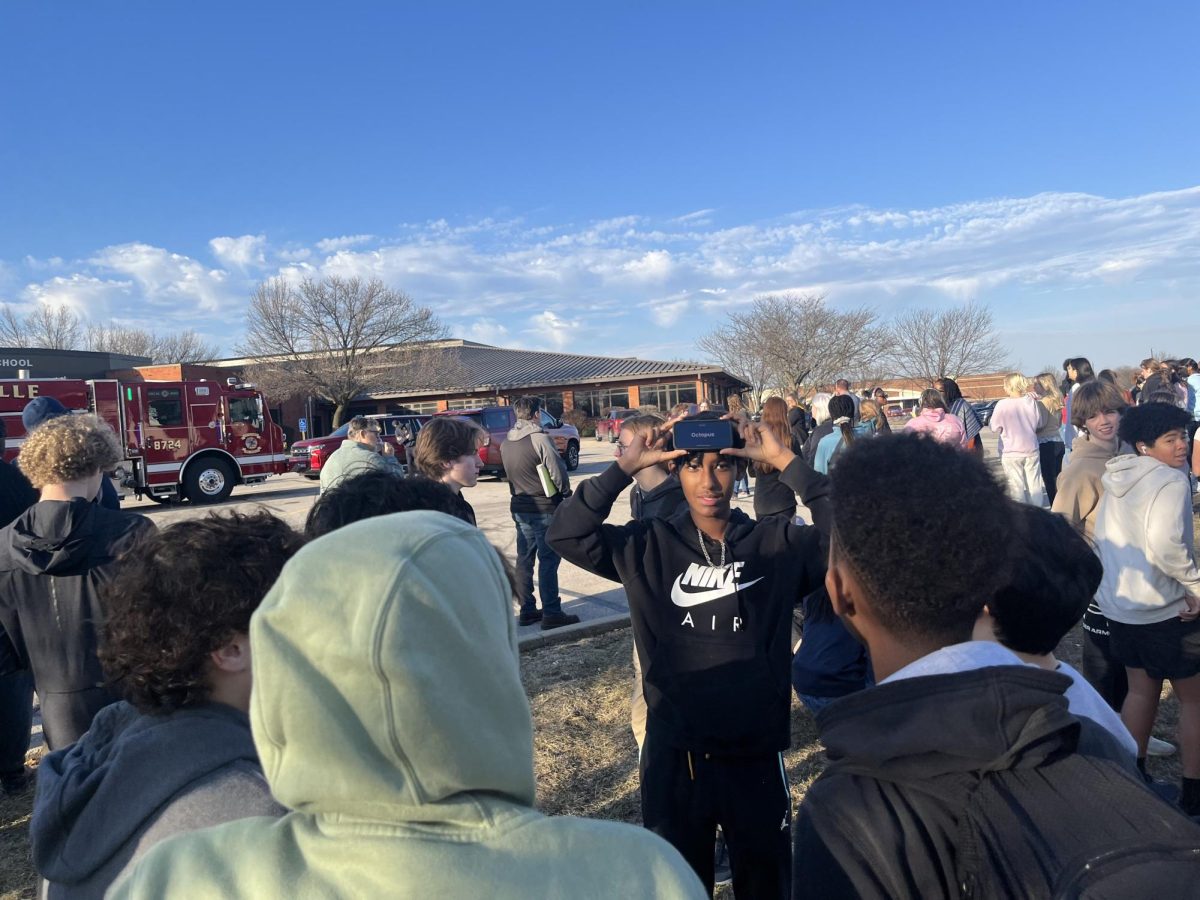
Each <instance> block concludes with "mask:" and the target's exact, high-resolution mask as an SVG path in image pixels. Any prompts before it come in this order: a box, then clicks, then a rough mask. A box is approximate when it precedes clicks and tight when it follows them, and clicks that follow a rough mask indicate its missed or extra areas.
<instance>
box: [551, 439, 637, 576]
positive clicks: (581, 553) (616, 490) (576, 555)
mask: <svg viewBox="0 0 1200 900" xmlns="http://www.w3.org/2000/svg"><path fill="white" fill-rule="evenodd" d="M631 481H633V476H631V475H627V474H625V472H623V471H621V467H620V465H619V464H617V463H615V462H614V463H613V464H612V465H610V466H609V467H608V468H607V469H605V470H604V471H603V472H601V473H600V474H599V475H597V476H596V477H595V478H589V479H587V480H585V481H581V482H579V488H578V489H577V490H576V491H575V493H573V494H572V495H571V496H570V497H568V498H567V499H566V500H564V501H563V502H562V503H561V504H559V506H558V508H557V509H556V510H555V511H554V518H553V519H552V520H551V521H550V528H549V529H548V530H547V531H546V541H547V543H549V544H550V546H551V547H553V548H554V551H555V552H556V553H557V554H558V555H559V556H561V557H562V558H563V559H565V560H567V561H568V562H572V563H574V564H575V565H577V566H579V568H581V569H584V570H585V571H588V572H591V573H592V574H593V575H599V576H600V577H601V578H607V579H609V580H610V581H620V580H621V576H620V573H618V572H617V566H616V560H617V557H618V556H619V555H620V554H621V553H622V552H623V550H624V549H625V547H626V546H627V545H628V543H629V542H630V541H631V540H639V539H640V537H641V535H643V534H644V532H645V526H644V525H642V524H641V523H640V522H630V523H629V524H628V525H606V524H604V520H605V519H607V518H608V514H609V513H610V512H612V507H613V504H614V503H615V502H616V500H617V497H619V496H620V495H621V491H623V490H625V488H627V487H628V486H629V483H630V482H631Z"/></svg>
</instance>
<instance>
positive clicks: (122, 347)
mask: <svg viewBox="0 0 1200 900" xmlns="http://www.w3.org/2000/svg"><path fill="white" fill-rule="evenodd" d="M154 341H155V338H154V333H153V332H152V331H147V330H146V329H144V328H134V327H132V326H129V325H118V324H117V323H115V322H109V323H108V324H107V325H102V324H100V323H98V322H92V323H91V324H89V325H88V327H87V331H86V332H85V333H84V336H83V344H84V346H85V347H86V348H87V349H88V350H96V351H100V352H102V353H116V354H120V355H121V356H148V357H150V358H151V359H153V358H154Z"/></svg>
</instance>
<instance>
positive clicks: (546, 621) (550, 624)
mask: <svg viewBox="0 0 1200 900" xmlns="http://www.w3.org/2000/svg"><path fill="white" fill-rule="evenodd" d="M541 618H542V631H549V630H550V629H551V628H562V627H563V626H564V625H574V624H575V623H576V622H578V621H579V616H576V615H572V614H571V613H546V614H545V615H544V616H542V617H541Z"/></svg>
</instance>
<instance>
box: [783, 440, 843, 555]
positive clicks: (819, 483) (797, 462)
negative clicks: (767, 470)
mask: <svg viewBox="0 0 1200 900" xmlns="http://www.w3.org/2000/svg"><path fill="white" fill-rule="evenodd" d="M779 480H780V481H781V482H782V483H783V484H786V485H787V486H788V487H790V488H791V489H792V490H793V491H794V492H795V493H796V495H797V496H799V498H800V502H801V503H803V504H804V505H805V506H806V507H808V511H809V512H810V513H811V514H812V520H813V525H814V526H815V527H816V528H817V530H818V531H820V532H821V535H822V537H824V538H828V537H829V534H830V532H831V531H832V530H833V504H832V503H831V502H830V499H829V493H830V481H829V476H828V475H823V474H821V473H820V472H818V471H817V470H816V469H814V468H813V467H812V466H810V465H809V464H808V463H806V462H805V461H804V459H803V458H802V457H799V456H796V457H793V458H792V461H791V462H790V463H788V464H787V466H786V467H785V468H783V469H782V470H781V471H780V475H779ZM806 527H807V526H806Z"/></svg>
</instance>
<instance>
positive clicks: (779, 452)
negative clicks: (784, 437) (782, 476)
mask: <svg viewBox="0 0 1200 900" xmlns="http://www.w3.org/2000/svg"><path fill="white" fill-rule="evenodd" d="M723 418H731V419H734V421H736V422H737V423H738V433H739V434H740V435H741V436H742V440H743V441H745V443H746V446H744V447H729V448H727V449H725V450H722V451H721V452H722V453H724V454H725V455H726V456H740V457H741V458H742V459H750V460H753V461H754V462H763V463H766V464H767V465H769V466H773V467H774V468H776V469H778V470H779V471H780V472H782V471H783V470H784V469H786V468H787V467H788V464H789V463H791V461H792V460H793V459H795V458H796V454H795V453H793V452H792V448H791V447H786V446H784V445H783V443H782V442H780V440H779V438H778V437H776V436H775V432H773V431H772V430H771V428H770V426H768V425H764V424H763V423H762V422H751V421H750V417H749V416H747V415H746V414H745V412H742V413H739V414H738V415H737V416H727V417H723Z"/></svg>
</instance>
